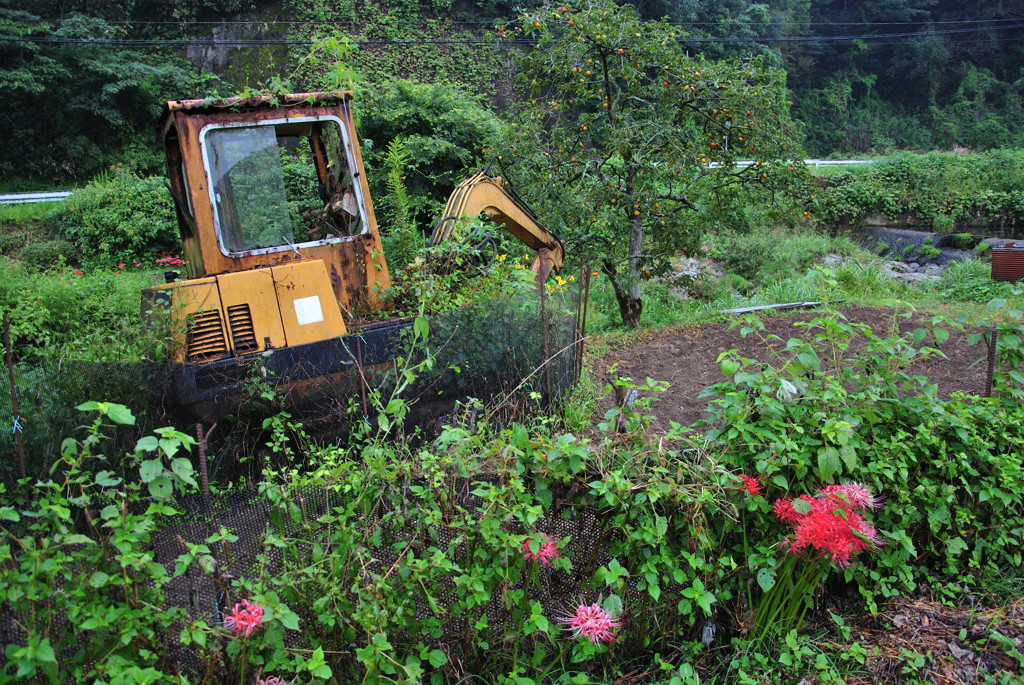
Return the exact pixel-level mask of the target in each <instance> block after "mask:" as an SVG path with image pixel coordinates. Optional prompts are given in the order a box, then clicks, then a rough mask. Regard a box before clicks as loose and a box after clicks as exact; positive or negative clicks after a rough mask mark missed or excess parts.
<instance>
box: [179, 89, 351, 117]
mask: <svg viewBox="0 0 1024 685" xmlns="http://www.w3.org/2000/svg"><path fill="white" fill-rule="evenodd" d="M351 97H352V91H347V90H345V91H342V90H334V91H325V92H316V93H287V94H284V95H253V96H250V97H231V98H199V99H195V100H169V101H168V102H167V104H166V105H165V106H164V112H163V116H164V117H166V116H167V115H168V114H170V113H171V112H189V113H193V112H194V113H200V112H216V111H221V110H225V109H231V110H233V111H239V112H240V111H252V110H259V109H277V108H279V107H294V106H296V105H336V104H339V103H341V102H343V101H344V100H346V99H349V98H351Z"/></svg>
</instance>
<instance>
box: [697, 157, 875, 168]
mask: <svg viewBox="0 0 1024 685" xmlns="http://www.w3.org/2000/svg"><path fill="white" fill-rule="evenodd" d="M874 161H875V160H873V159H805V160H804V164H806V165H807V166H812V167H814V168H815V169H817V168H819V167H823V166H846V165H847V164H870V163H871V162H874ZM753 163H754V160H752V159H738V160H736V166H738V167H739V168H741V169H745V168H746V167H748V166H750V165H751V164H753ZM720 166H722V164H721V162H711V163H710V164H708V168H709V169H717V168H718V167H720Z"/></svg>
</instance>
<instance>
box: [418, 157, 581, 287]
mask: <svg viewBox="0 0 1024 685" xmlns="http://www.w3.org/2000/svg"><path fill="white" fill-rule="evenodd" d="M481 212H482V213H484V214H487V215H488V216H489V217H490V218H491V219H492V220H493V221H494V222H495V223H497V224H500V225H501V226H502V227H503V228H504V229H505V230H506V231H508V232H509V233H511V234H512V235H514V236H515V237H516V238H517V239H519V240H520V241H521V242H522V243H524V244H525V245H526V246H527V247H529V248H531V249H533V250H536V251H537V258H536V259H535V260H534V262H533V266H531V267H530V268H531V270H532V271H533V272H534V274H536V280H537V283H538V284H541V283H543V282H544V281H545V280H547V277H548V274H550V273H551V270H552V269H555V270H556V271H561V269H562V261H563V260H564V258H565V248H564V246H563V245H562V241H561V240H559V239H558V237H557V236H556V235H554V234H553V233H551V232H550V231H548V230H547V229H546V228H544V227H543V226H542V225H541V224H540V222H539V221H538V220H537V217H536V216H535V215H534V214H533V212H532V211H530V208H529V207H527V206H526V205H525V204H524V203H523V202H522V201H521V200H519V199H518V198H517V197H515V196H514V195H512V194H511V193H510V192H509V191H508V190H506V189H505V180H504V179H503V178H501V177H500V176H497V177H492V176H488V175H487V174H486V173H485V172H483V171H481V172H478V173H476V174H475V175H473V176H471V177H470V178H468V179H466V180H465V181H463V182H462V183H460V184H459V185H458V186H456V187H455V190H454V191H452V194H451V197H449V198H448V204H446V205H445V208H444V214H442V215H441V220H440V221H439V222H438V224H437V227H436V228H435V229H434V234H433V236H432V237H431V239H430V244H431V245H438V244H440V243H442V242H444V241H446V240H449V239H450V238H451V235H452V231H453V229H454V228H455V226H456V225H457V223H458V220H459V219H460V218H462V217H464V216H469V217H475V216H477V215H478V214H480V213H481Z"/></svg>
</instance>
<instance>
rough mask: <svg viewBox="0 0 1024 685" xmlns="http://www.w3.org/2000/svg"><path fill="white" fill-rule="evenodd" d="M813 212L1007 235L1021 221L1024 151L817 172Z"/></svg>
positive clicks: (831, 222) (907, 157) (839, 219)
mask: <svg viewBox="0 0 1024 685" xmlns="http://www.w3.org/2000/svg"><path fill="white" fill-rule="evenodd" d="M818 184H819V186H820V188H819V189H818V190H817V191H816V195H814V196H812V202H811V208H812V211H813V215H814V217H815V218H816V219H817V220H818V221H820V222H822V223H824V224H825V225H826V226H839V225H846V226H852V227H857V226H859V225H861V224H862V223H863V221H864V218H865V217H866V216H868V215H870V214H879V215H881V216H883V217H885V218H886V219H890V220H893V221H897V222H905V223H911V224H920V225H923V226H924V227H926V228H932V230H934V231H936V232H940V233H954V232H957V231H969V230H974V231H988V232H989V233H990V234H1005V235H1010V234H1013V233H1015V232H1016V231H1019V230H1020V226H1021V224H1022V222H1024V153H1021V152H1019V151H1015V150H1014V151H1011V150H1001V151H996V152H990V153H986V154H977V155H957V154H952V153H931V154H928V155H921V156H918V155H911V154H901V155H894V156H892V157H887V158H884V159H880V160H878V161H877V162H874V163H873V164H866V165H863V166H857V167H850V168H849V169H848V170H844V171H841V172H839V173H836V174H832V175H826V176H822V177H819V179H818Z"/></svg>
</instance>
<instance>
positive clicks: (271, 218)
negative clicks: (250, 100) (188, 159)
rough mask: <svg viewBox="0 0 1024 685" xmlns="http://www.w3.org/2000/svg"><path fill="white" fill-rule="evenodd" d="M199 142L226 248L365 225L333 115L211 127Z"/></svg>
mask: <svg viewBox="0 0 1024 685" xmlns="http://www.w3.org/2000/svg"><path fill="white" fill-rule="evenodd" d="M203 146H204V152H205V154H206V162H207V165H208V171H209V174H210V184H211V188H212V190H213V192H212V194H211V195H212V198H213V200H214V207H215V211H216V213H217V228H218V234H219V237H220V241H221V244H222V246H223V247H224V249H225V250H226V251H227V252H229V253H237V252H244V251H247V250H256V249H264V248H284V249H287V248H288V247H289V246H292V247H294V246H296V245H301V244H303V243H308V242H312V241H318V240H326V239H332V238H344V237H347V236H354V235H358V234H359V233H361V232H363V230H364V227H365V219H364V216H365V215H364V211H363V209H362V202H361V193H360V191H359V187H358V184H353V182H352V174H351V172H350V169H349V162H348V155H347V154H346V150H345V146H344V144H343V138H342V134H341V128H340V126H339V125H338V123H337V122H336V121H331V120H328V121H315V122H298V123H296V122H287V123H283V124H262V125H256V126H239V127H225V128H215V129H212V130H209V131H207V132H206V135H205V138H204V141H203Z"/></svg>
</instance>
